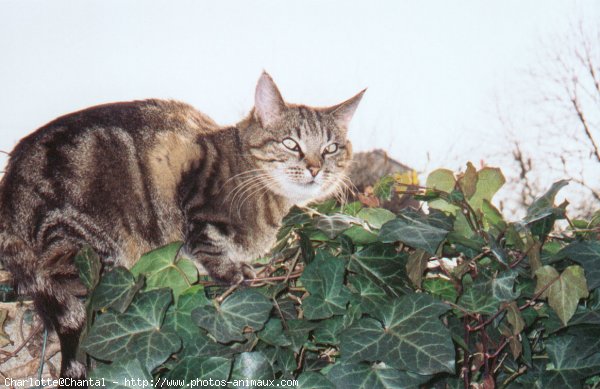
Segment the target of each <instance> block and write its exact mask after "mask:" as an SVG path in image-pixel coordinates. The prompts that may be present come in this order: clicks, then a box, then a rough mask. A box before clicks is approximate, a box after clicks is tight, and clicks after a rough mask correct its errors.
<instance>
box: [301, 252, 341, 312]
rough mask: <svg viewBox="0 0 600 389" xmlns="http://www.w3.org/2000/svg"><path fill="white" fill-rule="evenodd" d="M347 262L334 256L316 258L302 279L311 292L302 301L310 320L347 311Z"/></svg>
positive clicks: (305, 270) (306, 269)
mask: <svg viewBox="0 0 600 389" xmlns="http://www.w3.org/2000/svg"><path fill="white" fill-rule="evenodd" d="M344 274H345V263H344V262H343V261H342V260H340V259H337V258H334V257H329V258H327V257H323V256H321V257H320V258H318V259H315V261H313V262H312V263H311V264H310V265H308V266H307V267H306V268H305V269H304V272H303V274H302V276H301V277H300V281H301V282H302V284H303V285H304V286H305V287H306V290H307V291H308V292H309V293H310V296H308V297H307V298H306V299H304V301H303V303H302V307H303V310H304V316H305V317H306V318H307V319H309V320H318V319H326V318H328V317H331V316H333V315H339V314H343V313H344V312H346V305H347V304H348V300H349V299H350V291H348V289H347V288H346V287H345V286H344Z"/></svg>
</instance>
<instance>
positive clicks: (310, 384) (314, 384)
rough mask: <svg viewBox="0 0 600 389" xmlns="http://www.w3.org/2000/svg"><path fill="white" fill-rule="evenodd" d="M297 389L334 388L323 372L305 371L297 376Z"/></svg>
mask: <svg viewBox="0 0 600 389" xmlns="http://www.w3.org/2000/svg"><path fill="white" fill-rule="evenodd" d="M297 388H298V389H335V386H334V385H333V384H332V383H331V381H329V380H328V379H327V377H325V376H324V375H323V374H319V373H315V372H312V371H305V372H304V373H302V374H300V375H299V376H298V386H297Z"/></svg>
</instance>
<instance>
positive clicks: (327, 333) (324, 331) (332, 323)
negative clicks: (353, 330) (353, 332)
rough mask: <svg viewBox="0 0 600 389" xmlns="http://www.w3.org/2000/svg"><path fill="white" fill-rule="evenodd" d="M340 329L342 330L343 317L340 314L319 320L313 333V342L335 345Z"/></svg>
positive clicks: (337, 341)
mask: <svg viewBox="0 0 600 389" xmlns="http://www.w3.org/2000/svg"><path fill="white" fill-rule="evenodd" d="M342 330H344V318H343V317H342V316H335V317H332V318H329V319H327V320H321V321H320V322H319V326H318V327H317V328H316V329H315V331H314V333H313V336H314V342H315V343H321V344H332V345H337V344H338V343H339V339H338V336H339V334H340V333H341V332H342Z"/></svg>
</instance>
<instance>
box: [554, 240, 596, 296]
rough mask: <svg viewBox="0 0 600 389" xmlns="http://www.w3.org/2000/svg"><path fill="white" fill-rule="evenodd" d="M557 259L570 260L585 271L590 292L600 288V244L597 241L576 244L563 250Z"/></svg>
mask: <svg viewBox="0 0 600 389" xmlns="http://www.w3.org/2000/svg"><path fill="white" fill-rule="evenodd" d="M556 257H557V258H558V259H562V258H569V259H570V260H572V261H575V262H577V263H579V264H580V265H581V266H583V268H584V269H585V278H586V279H587V285H588V288H589V290H593V289H596V288H597V287H599V286H600V242H599V241H597V240H592V241H585V242H574V243H571V244H570V245H568V246H567V247H565V248H564V249H562V250H561V251H560V252H559V253H558V254H557V255H556Z"/></svg>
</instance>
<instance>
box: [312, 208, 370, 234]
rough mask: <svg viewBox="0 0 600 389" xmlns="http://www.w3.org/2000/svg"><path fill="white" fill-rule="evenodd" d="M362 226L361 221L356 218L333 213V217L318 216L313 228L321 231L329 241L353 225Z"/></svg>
mask: <svg viewBox="0 0 600 389" xmlns="http://www.w3.org/2000/svg"><path fill="white" fill-rule="evenodd" d="M362 224H363V222H362V220H361V219H359V218H357V217H354V216H350V215H344V214H343V213H334V214H333V215H323V216H319V217H318V218H317V221H316V223H315V227H316V228H318V229H319V230H321V231H323V232H324V233H325V235H327V237H328V238H329V239H335V237H336V236H338V235H339V234H341V233H342V232H344V231H346V230H347V229H348V228H350V227H352V226H353V225H362Z"/></svg>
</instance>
